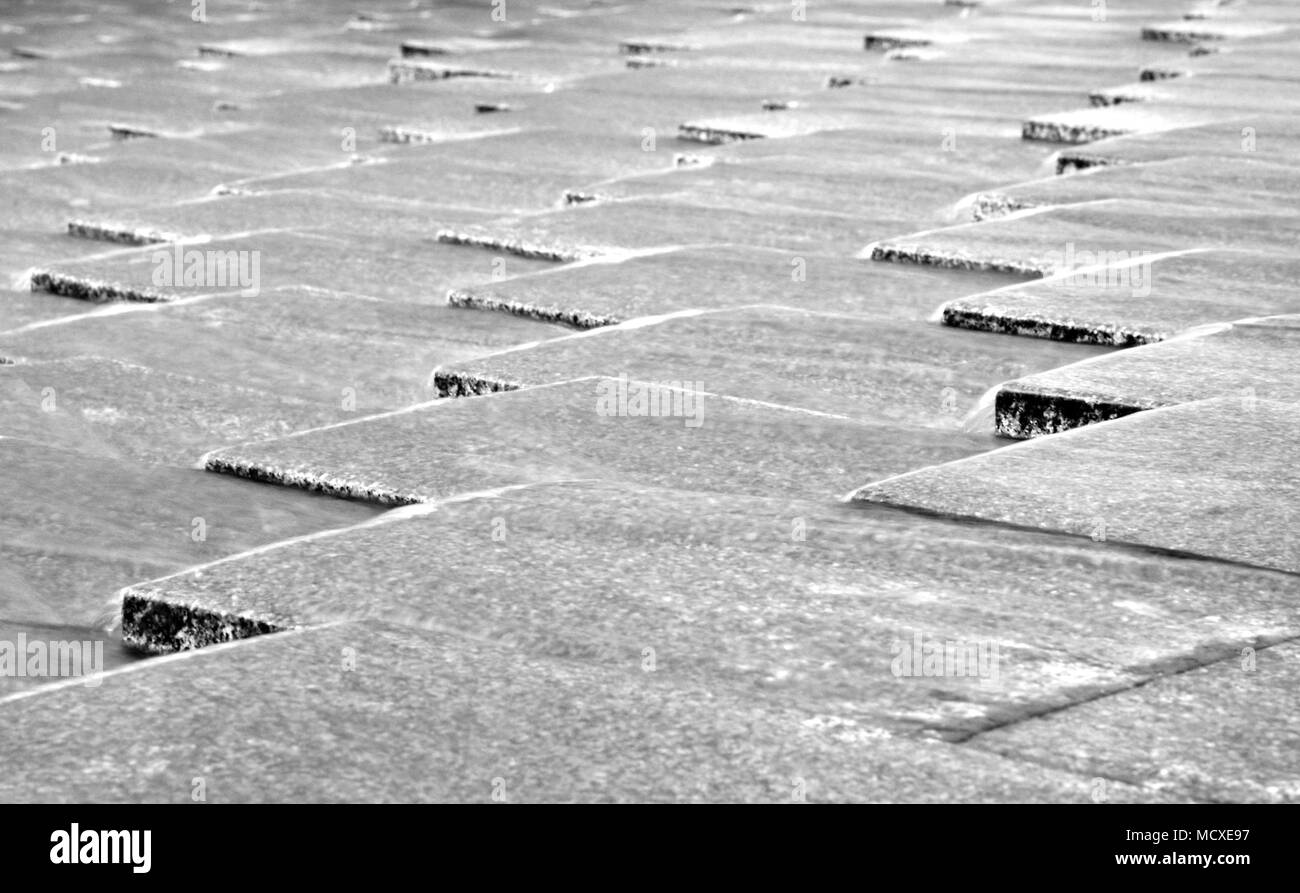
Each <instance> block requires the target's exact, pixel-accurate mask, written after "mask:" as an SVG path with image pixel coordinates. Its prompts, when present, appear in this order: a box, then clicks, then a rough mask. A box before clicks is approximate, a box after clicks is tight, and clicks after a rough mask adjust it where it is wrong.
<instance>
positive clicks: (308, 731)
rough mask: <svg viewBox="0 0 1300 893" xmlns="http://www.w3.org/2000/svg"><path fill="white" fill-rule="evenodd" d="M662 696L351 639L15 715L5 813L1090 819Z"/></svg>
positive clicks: (908, 755)
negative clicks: (999, 810)
mask: <svg viewBox="0 0 1300 893" xmlns="http://www.w3.org/2000/svg"><path fill="white" fill-rule="evenodd" d="M349 655H351V656H350V657H349ZM349 661H350V663H349ZM304 676H306V678H307V679H310V680H311V681H310V682H307V683H305V684H304ZM650 677H653V674H649V673H647V674H644V676H637V675H632V674H628V673H618V672H610V671H607V670H602V669H599V668H594V667H590V666H588V665H585V664H584V663H582V662H580V661H571V660H544V659H536V658H529V657H527V656H524V655H521V654H519V653H518V652H516V651H514V650H512V649H509V648H505V647H502V646H500V645H496V644H492V643H487V642H482V641H478V640H474V639H470V638H465V637H461V636H456V635H453V634H449V633H445V632H433V631H429V632H423V631H416V630H411V629H409V628H404V627H395V626H392V625H390V624H382V623H381V624H334V625H330V626H326V627H323V628H317V629H312V630H308V631H304V632H301V633H290V634H287V635H279V636H270V637H266V638H263V639H260V640H257V641H256V642H253V643H249V644H247V645H241V646H239V648H237V649H230V650H214V651H209V652H200V653H197V654H193V655H187V656H185V657H184V658H181V659H173V660H171V661H158V662H154V663H151V664H149V665H147V667H146V668H140V669H132V670H130V671H126V672H119V673H116V674H110V675H109V676H107V677H106V678H105V680H104V682H103V684H102V686H101V687H100V688H98V689H92V688H86V687H85V686H84V685H81V684H74V685H69V686H64V687H61V688H59V689H57V690H55V691H51V692H49V693H48V694H44V695H42V696H41V697H27V698H22V699H20V700H10V701H8V702H5V701H0V709H2V710H4V712H5V714H6V716H7V717H9V718H11V719H13V720H14V722H12V723H6V724H5V725H4V727H3V730H0V747H3V749H4V752H5V753H6V754H13V755H14V756H13V758H12V761H11V762H9V763H8V765H9V766H10V768H11V771H9V772H6V773H4V778H3V779H0V798H2V799H4V800H5V801H8V802H25V801H33V800H39V801H49V800H50V799H52V798H51V794H50V791H58V792H60V793H59V796H58V797H56V798H53V799H57V800H59V801H64V802H77V801H83V800H87V799H94V800H96V801H101V802H114V803H118V802H161V803H178V802H186V803H188V802H190V801H191V799H192V794H193V791H194V781H195V779H196V778H201V779H203V782H204V787H205V796H206V798H207V801H208V802H213V803H238V802H265V801H267V800H273V801H280V800H299V799H302V798H303V797H304V796H311V797H312V799H314V800H317V801H323V802H335V803H347V802H356V801H359V800H361V801H367V802H387V803H391V802H413V801H415V802H429V801H434V802H457V803H493V802H507V803H508V802H520V803H536V802H565V803H569V802H593V803H613V802H628V801H632V802H645V801H655V802H683V801H686V802H693V801H701V802H717V801H723V802H749V803H781V802H800V801H801V802H812V803H816V802H965V801H971V800H983V801H1003V802H1005V801H1016V802H1077V803H1087V802H1089V800H1088V797H1089V792H1090V790H1091V787H1092V785H1091V783H1090V781H1089V780H1088V779H1086V778H1082V777H1079V776H1076V775H1072V774H1070V773H1066V772H1057V771H1053V770H1051V769H1042V768H1040V767H1037V766H1033V765H1028V764H1022V763H1019V762H1017V761H1015V760H1011V759H1006V758H1003V757H998V756H993V755H991V754H987V753H983V752H980V751H974V750H970V749H967V748H960V747H954V746H952V745H948V744H944V743H942V742H931V743H929V744H921V745H918V744H917V743H915V742H911V741H898V740H891V739H890V737H889V736H888V735H887V734H884V733H882V732H881V731H879V730H877V729H873V728H870V727H863V726H861V725H859V724H857V723H854V722H851V721H847V720H843V719H841V718H839V717H835V716H828V715H822V714H814V713H807V712H802V711H797V710H792V709H779V708H763V707H760V706H756V705H753V704H751V703H749V702H747V701H746V700H745V699H744V698H742V697H737V696H734V695H730V694H728V693H725V692H723V693H719V692H715V691H711V690H709V689H703V688H699V687H697V686H689V685H683V684H680V683H674V682H663V681H660V680H658V679H656V678H650ZM648 718H649V719H651V720H652V722H653V731H652V732H650V733H649V734H647V731H646V723H647V719H648ZM84 723H96V724H101V729H102V734H103V738H104V740H103V741H102V742H97V743H95V744H94V746H93V747H92V746H89V744H88V742H86V741H84V740H79V739H78V738H77V737H76V735H75V734H72V733H70V732H69V729H76V728H78V727H79V726H81V725H82V724H84ZM29 735H30V736H39V737H40V739H41V740H42V741H45V742H48V743H50V744H52V745H54V746H51V747H50V748H49V754H52V755H53V756H50V755H49V754H44V753H38V752H37V751H35V750H33V749H30V748H26V747H24V746H23V741H24V740H25V738H26V736H29ZM358 740H364V741H365V742H366V745H365V746H364V747H359V746H356V745H355V743H354V742H355V741H358ZM290 741H292V742H294V750H293V752H292V756H291V757H287V756H286V753H285V742H290ZM91 754H93V757H92V756H91ZM87 763H88V764H89V765H90V766H91V767H92V768H91V769H90V770H88V771H83V770H81V769H80V767H81V766H82V765H83V764H87ZM399 767H400V768H399ZM69 778H71V779H72V781H71V782H69V781H68V779H69ZM322 779H327V781H324V782H322ZM1116 799H1118V800H1121V801H1123V800H1130V801H1135V802H1141V801H1145V800H1151V799H1154V798H1152V797H1150V796H1149V795H1147V794H1146V793H1145V792H1143V791H1142V790H1140V789H1138V788H1129V787H1127V786H1122V785H1121V786H1117V791H1116Z"/></svg>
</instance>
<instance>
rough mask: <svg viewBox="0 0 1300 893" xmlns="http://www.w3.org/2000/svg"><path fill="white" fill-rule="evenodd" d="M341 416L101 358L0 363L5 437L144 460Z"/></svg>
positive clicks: (191, 453) (184, 456)
mask: <svg viewBox="0 0 1300 893" xmlns="http://www.w3.org/2000/svg"><path fill="white" fill-rule="evenodd" d="M336 417H337V413H335V412H334V411H333V409H332V408H330V407H321V406H318V405H315V404H311V403H307V402H305V401H301V400H292V399H290V398H287V397H281V396H277V395H275V394H271V393H267V392H265V391H260V390H257V389H256V388H252V387H247V386H244V385H240V384H233V383H232V384H223V383H220V382H215V381H211V380H204V379H198V378H193V377H190V376H187V375H179V374H176V373H169V372H159V371H157V370H154V369H149V368H146V367H144V366H137V365H132V364H130V363H123V362H119V361H116V360H103V359H98V358H95V357H79V358H76V359H71V360H55V361H50V362H36V363H19V364H12V365H4V366H0V435H5V436H10V437H17V438H21V439H24V440H30V441H35V442H39V443H47V444H49V445H51V446H55V447H58V448H60V449H66V450H74V451H77V452H84V453H90V454H92V455H96V456H109V457H114V458H122V459H128V460H132V461H136V462H140V463H157V464H162V465H180V466H184V467H187V468H189V467H193V466H194V464H195V463H196V462H197V461H198V459H199V457H201V456H202V455H203V454H204V453H206V452H208V451H209V450H213V449H216V448H218V447H221V446H228V445H231V444H235V443H239V442H241V441H246V440H258V439H263V438H271V437H280V436H283V435H285V434H289V433H291V432H293V431H299V430H303V429H306V428H314V427H317V426H319V425H321V424H325V423H327V422H331V421H334V420H335V418H336Z"/></svg>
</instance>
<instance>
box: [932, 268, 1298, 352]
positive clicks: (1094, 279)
mask: <svg viewBox="0 0 1300 893" xmlns="http://www.w3.org/2000/svg"><path fill="white" fill-rule="evenodd" d="M1132 260H1133V259H1132V258H1131V257H1128V256H1124V257H1121V258H1118V259H1117V260H1116V261H1114V262H1107V259H1102V263H1101V265H1100V267H1098V268H1094V270H1093V271H1090V272H1085V271H1083V270H1075V271H1074V272H1070V271H1062V272H1061V273H1060V274H1058V275H1057V276H1055V277H1052V278H1049V279H1045V280H1041V281H1034V282H1029V283H1026V284H1023V285H1014V286H1009V287H1004V288H999V289H995V290H994V291H991V292H985V293H983V294H977V295H971V296H969V297H964V298H957V299H955V300H952V301H949V302H947V303H946V304H944V305H943V308H942V315H943V321H944V323H946V324H947V325H950V326H958V327H961V328H968V329H980V330H983V331H989V332H1010V333H1013V334H1017V335H1027V336H1030V337H1035V338H1052V339H1055V340H1058V341H1074V342H1079V343H1084V344H1109V345H1115V346H1117V347H1131V346H1134V345H1138V344H1150V343H1152V342H1156V341H1164V340H1166V339H1168V338H1171V337H1173V336H1174V335H1177V334H1179V333H1181V332H1185V331H1187V330H1189V329H1193V328H1195V327H1197V326H1203V325H1210V324H1212V323H1216V322H1221V321H1223V320H1225V319H1242V318H1247V317H1254V316H1270V315H1274V314H1294V313H1297V312H1300V295H1297V293H1296V289H1295V286H1294V283H1295V281H1296V277H1297V275H1300V261H1297V259H1295V258H1293V257H1285V256H1275V255H1270V254H1265V253H1262V252H1249V251H1191V252H1187V253H1179V254H1173V255H1160V256H1156V255H1153V256H1151V257H1150V258H1147V259H1139V260H1138V261H1137V262H1136V263H1132ZM1229 278H1231V279H1232V280H1233V281H1234V285H1235V287H1234V288H1225V287H1224V286H1223V283H1224V281H1225V280H1227V279H1229Z"/></svg>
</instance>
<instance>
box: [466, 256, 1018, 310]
mask: <svg viewBox="0 0 1300 893" xmlns="http://www.w3.org/2000/svg"><path fill="white" fill-rule="evenodd" d="M472 253H473V254H475V255H480V256H481V253H480V252H472ZM513 261H514V259H513V258H511V259H510V261H508V263H509V264H510V265H511V267H512V268H513ZM1019 280H1020V277H1016V276H1009V275H1006V274H997V273H969V272H967V271H964V270H961V271H958V270H944V269H937V268H936V269H930V268H926V269H917V268H908V267H893V266H887V265H884V264H873V263H871V262H870V261H866V260H861V259H855V258H838V257H827V256H824V255H812V254H808V255H804V254H796V253H794V252H789V251H772V250H762V249H755V248H747V247H743V246H740V245H719V246H713V247H708V248H682V249H678V250H674V251H664V252H659V253H654V254H644V255H634V256H632V257H628V258H626V259H623V260H620V261H619V262H617V263H597V264H575V265H572V266H569V267H566V268H564V269H547V270H545V271H544V272H539V273H533V274H530V273H525V274H523V275H518V276H512V277H510V278H507V279H504V280H500V281H491V282H480V283H477V284H474V285H469V286H466V287H462V288H457V289H454V290H452V291H451V292H449V293H448V296H447V300H448V302H449V303H451V304H453V305H455V306H457V307H472V308H475V309H479V310H493V311H500V312H505V313H512V314H515V315H518V316H527V317H531V318H534V319H541V320H544V321H547V322H558V323H563V324H566V325H570V326H575V327H578V328H591V327H596V326H602V325H613V324H616V323H621V322H626V321H628V320H631V319H636V318H638V317H642V316H656V315H659V314H664V313H673V312H676V311H679V310H694V309H701V310H705V309H707V310H713V309H723V308H728V307H743V306H747V305H751V304H754V303H757V302H764V303H770V304H779V305H782V306H786V307H793V308H800V309H808V310H819V311H826V312H831V313H845V314H856V315H869V316H875V317H892V318H898V319H916V320H919V319H925V318H929V317H930V316H932V315H933V314H934V312H935V310H936V309H937V307H938V306H939V304H940V302H941V301H942V300H943V299H944V298H945V297H946V296H950V295H952V296H956V295H967V294H970V293H971V291H972V289H976V288H979V287H980V285H981V284H982V285H983V286H985V287H988V288H1000V287H1003V286H1005V285H1007V284H1012V283H1015V282H1017V281H1019ZM977 283H978V284H977Z"/></svg>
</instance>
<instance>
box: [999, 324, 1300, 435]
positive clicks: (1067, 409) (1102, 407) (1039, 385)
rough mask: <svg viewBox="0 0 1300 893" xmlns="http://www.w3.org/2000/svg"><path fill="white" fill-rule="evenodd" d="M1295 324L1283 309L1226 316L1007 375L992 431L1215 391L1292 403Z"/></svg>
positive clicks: (1070, 422)
mask: <svg viewBox="0 0 1300 893" xmlns="http://www.w3.org/2000/svg"><path fill="white" fill-rule="evenodd" d="M1297 331H1298V330H1297V326H1296V320H1295V317H1287V316H1278V317H1267V318H1263V319H1258V320H1253V321H1243V322H1238V323H1234V324H1230V325H1228V324H1225V325H1220V326H1218V327H1214V328H1213V329H1212V330H1211V331H1209V332H1208V333H1197V332H1193V333H1188V335H1187V336H1186V337H1182V338H1177V339H1173V340H1169V341H1162V342H1160V343H1158V344H1149V345H1146V346H1144V347H1136V348H1133V349H1132V350H1126V351H1122V352H1119V353H1116V354H1114V355H1112V356H1108V357H1098V358H1096V359H1095V360H1094V361H1091V362H1081V363H1076V364H1073V365H1070V366H1064V367H1062V368H1060V369H1054V370H1052V371H1051V372H1046V373H1041V374H1039V375H1033V376H1030V377H1028V378H1025V379H1022V380H1020V381H1013V382H1009V383H1007V384H1005V385H1003V386H1002V387H1000V388H999V389H998V395H997V401H996V413H997V430H998V433H999V434H1002V435H1004V436H1007V437H1017V438H1024V437H1037V436H1040V435H1043V434H1054V433H1056V432H1059V431H1066V430H1069V429H1070V428H1077V427H1079V426H1081V425H1087V424H1091V423H1093V422H1100V421H1106V420H1107V419H1114V418H1119V417H1120V416H1124V415H1128V414H1130V413H1134V412H1140V411H1142V410H1145V409H1154V408H1156V407H1160V406H1172V405H1174V404H1177V403H1190V402H1193V401H1196V400H1207V399H1211V398H1214V397H1224V396H1231V397H1233V398H1235V399H1237V400H1238V401H1240V402H1242V403H1243V404H1246V405H1249V404H1250V403H1251V402H1252V401H1254V400H1275V401H1278V402H1281V403H1293V402H1295V400H1296V395H1297V394H1300V381H1297V380H1296V373H1295V369H1294V364H1293V363H1291V362H1290V356H1291V351H1292V350H1294V347H1295V341H1296V336H1297Z"/></svg>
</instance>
